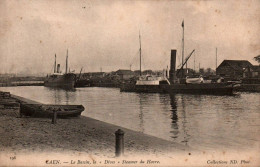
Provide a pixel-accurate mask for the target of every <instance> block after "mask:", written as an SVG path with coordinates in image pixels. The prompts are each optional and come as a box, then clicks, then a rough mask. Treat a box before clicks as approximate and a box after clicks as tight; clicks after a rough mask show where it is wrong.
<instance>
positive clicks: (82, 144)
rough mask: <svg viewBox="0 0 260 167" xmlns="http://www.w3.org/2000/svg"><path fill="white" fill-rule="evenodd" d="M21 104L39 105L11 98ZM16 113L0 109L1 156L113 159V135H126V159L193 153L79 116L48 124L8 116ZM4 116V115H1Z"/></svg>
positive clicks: (147, 136) (186, 148)
mask: <svg viewBox="0 0 260 167" xmlns="http://www.w3.org/2000/svg"><path fill="white" fill-rule="evenodd" d="M11 97H12V98H15V99H19V100H20V101H23V102H24V103H28V102H29V103H36V104H38V102H36V101H33V100H30V99H26V98H23V97H19V96H15V95H11ZM13 111H16V112H19V109H4V108H2V109H0V130H1V131H4V132H5V133H3V135H2V137H1V138H0V143H1V144H0V148H1V150H0V154H2V153H4V152H6V151H10V152H31V151H33V152H39V153H44V152H60V153H62V152H64V151H69V152H81V153H86V154H92V155H95V156H101V157H114V155H115V148H114V146H115V135H114V133H115V131H116V130H117V129H122V130H123V131H124V132H125V145H124V146H125V155H126V156H137V155H146V156H158V155H160V156H168V155H169V154H171V153H172V154H177V153H182V154H187V155H188V153H190V152H192V151H194V149H192V148H190V147H188V146H184V145H181V144H177V143H175V142H171V141H167V140H164V139H160V138H157V137H154V136H150V135H146V134H143V133H141V132H136V131H133V130H129V129H127V128H123V127H119V126H116V125H113V124H109V123H105V122H102V121H99V120H95V119H92V118H89V117H85V116H80V117H76V118H71V119H58V120H57V123H56V124H51V120H50V119H47V118H31V117H21V118H18V117H17V116H15V115H12V114H10V115H8V114H6V113H8V112H13ZM3 113H5V114H3Z"/></svg>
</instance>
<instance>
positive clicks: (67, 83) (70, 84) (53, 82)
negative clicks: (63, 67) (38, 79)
mask: <svg viewBox="0 0 260 167" xmlns="http://www.w3.org/2000/svg"><path fill="white" fill-rule="evenodd" d="M75 78H76V76H75V74H64V75H56V76H54V75H51V76H49V77H47V78H46V80H45V81H44V86H47V87H61V88H74V86H75Z"/></svg>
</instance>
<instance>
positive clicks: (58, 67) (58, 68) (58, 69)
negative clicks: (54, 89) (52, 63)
mask: <svg viewBox="0 0 260 167" xmlns="http://www.w3.org/2000/svg"><path fill="white" fill-rule="evenodd" d="M57 73H60V64H57Z"/></svg>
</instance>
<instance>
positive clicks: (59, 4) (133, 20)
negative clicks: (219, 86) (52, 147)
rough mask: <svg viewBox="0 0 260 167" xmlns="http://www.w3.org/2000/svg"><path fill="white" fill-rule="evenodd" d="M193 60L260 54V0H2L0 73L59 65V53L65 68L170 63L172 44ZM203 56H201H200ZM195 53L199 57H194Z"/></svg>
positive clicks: (203, 63) (210, 62) (212, 63)
mask: <svg viewBox="0 0 260 167" xmlns="http://www.w3.org/2000/svg"><path fill="white" fill-rule="evenodd" d="M183 20H184V46H185V47H184V55H185V57H186V56H187V55H188V54H189V53H190V52H191V51H192V50H193V49H195V52H194V55H192V57H191V58H190V60H189V62H188V67H190V68H194V65H195V69H196V70H198V68H199V66H200V67H201V68H208V67H210V68H213V69H215V68H216V48H217V64H218V65H219V64H220V63H221V62H222V61H223V60H224V59H228V60H248V61H250V62H251V63H252V64H254V65H257V62H256V61H254V60H253V57H255V56H257V55H259V54H260V38H259V32H260V1H259V0H235V1H233V0H229V1H225V0H223V1H222V0H218V1H217V0H210V1H207V0H205V1H189V0H185V1H180V0H172V1H167V0H146V1H144V0H133V1H130V0H129V1H128V0H124V1H123V0H103V1H101V0H34V1H33V0H29V1H27V0H19V1H18V0H15V1H14V0H2V1H0V73H28V74H37V73H51V72H53V66H54V55H55V54H56V55H57V63H60V64H61V69H62V71H63V72H64V71H65V59H66V52H67V49H68V53H69V54H68V55H69V68H70V69H71V70H75V72H79V71H80V69H81V68H83V71H84V72H96V71H101V70H102V71H104V72H109V71H116V70H118V69H130V66H131V69H132V70H138V69H139V48H140V43H139V32H140V35H141V45H142V46H141V48H142V69H143V70H147V69H152V70H162V69H166V68H167V66H169V64H170V52H171V49H177V66H178V65H179V64H180V63H181V52H182V26H181V24H182V21H183ZM194 58H195V59H194ZM194 60H195V63H194Z"/></svg>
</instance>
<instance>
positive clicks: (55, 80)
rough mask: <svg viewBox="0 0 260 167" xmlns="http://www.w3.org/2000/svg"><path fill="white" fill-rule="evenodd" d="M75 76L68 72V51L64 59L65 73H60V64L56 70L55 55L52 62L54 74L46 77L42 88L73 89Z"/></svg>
mask: <svg viewBox="0 0 260 167" xmlns="http://www.w3.org/2000/svg"><path fill="white" fill-rule="evenodd" d="M75 80H76V75H75V74H73V73H70V72H68V50H67V57H66V69H65V73H64V74H63V73H61V70H60V64H57V68H56V54H55V62H54V72H53V74H51V75H47V77H46V78H45V80H44V86H47V87H61V88H68V89H70V88H74V86H75Z"/></svg>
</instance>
